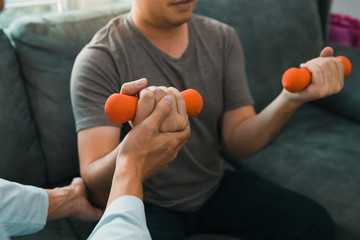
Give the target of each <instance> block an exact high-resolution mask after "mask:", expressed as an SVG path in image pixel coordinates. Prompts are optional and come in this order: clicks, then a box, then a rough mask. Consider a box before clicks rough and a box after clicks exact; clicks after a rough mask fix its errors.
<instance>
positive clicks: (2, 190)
mask: <svg viewBox="0 0 360 240" xmlns="http://www.w3.org/2000/svg"><path fill="white" fill-rule="evenodd" d="M0 199H1V201H0V229H2V230H3V231H5V232H6V233H5V234H6V235H8V236H21V235H26V234H31V233H35V232H38V231H40V230H41V229H43V228H44V226H45V224H46V219H47V214H48V207H49V199H48V196H47V194H46V191H45V190H44V189H41V188H37V187H33V186H25V185H21V184H18V183H14V182H9V181H6V180H4V179H1V178H0Z"/></svg>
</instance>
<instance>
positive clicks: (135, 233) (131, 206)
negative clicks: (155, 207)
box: [88, 195, 151, 240]
mask: <svg viewBox="0 0 360 240" xmlns="http://www.w3.org/2000/svg"><path fill="white" fill-rule="evenodd" d="M90 239H91V240H104V239H106V240H115V239H121V240H127V239H137V240H149V239H151V237H150V233H149V230H148V228H147V226H146V219H145V211H144V203H143V202H142V201H141V200H140V199H139V198H137V197H135V196H128V195H126V196H121V197H119V198H117V199H116V200H114V201H113V202H112V203H111V204H110V205H109V206H108V208H107V209H106V210H105V213H104V215H103V217H102V218H101V220H100V221H99V223H98V224H97V225H96V227H95V229H94V231H93V232H92V234H91V235H90V237H89V238H88V240H90Z"/></svg>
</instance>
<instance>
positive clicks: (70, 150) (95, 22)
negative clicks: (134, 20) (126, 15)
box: [9, 6, 129, 185]
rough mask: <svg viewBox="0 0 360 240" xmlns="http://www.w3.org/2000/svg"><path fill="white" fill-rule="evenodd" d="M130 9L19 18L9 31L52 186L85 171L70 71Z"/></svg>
mask: <svg viewBox="0 0 360 240" xmlns="http://www.w3.org/2000/svg"><path fill="white" fill-rule="evenodd" d="M128 9H129V7H128V6H125V7H119V6H118V7H114V8H106V9H103V10H102V9H96V10H92V11H78V12H69V13H64V14H48V15H42V16H29V17H23V18H20V19H17V20H16V21H15V22H14V23H13V24H11V26H10V28H9V31H10V33H11V36H12V38H13V40H14V42H15V45H16V48H17V51H18V54H19V59H20V61H21V67H22V70H23V72H24V76H25V80H26V83H27V87H28V91H29V97H30V102H31V106H32V109H33V112H34V119H35V121H36V124H37V127H38V129H39V133H40V139H41V144H42V147H43V150H44V154H45V157H46V161H47V163H48V172H49V181H50V184H51V185H53V184H56V183H58V182H62V181H64V180H66V179H69V178H72V177H74V176H76V175H79V166H78V155H77V144H76V133H75V125H74V118H73V114H72V108H71V102H70V75H71V70H72V66H73V62H74V60H75V57H76V56H77V54H78V53H79V52H80V50H81V49H82V48H83V47H84V45H85V44H86V43H88V42H89V41H90V40H91V38H92V36H93V35H94V34H95V32H96V31H97V30H99V29H100V28H101V27H102V26H104V25H105V24H106V23H107V22H108V21H109V20H110V19H111V18H112V17H114V16H116V15H118V14H121V12H122V11H128Z"/></svg>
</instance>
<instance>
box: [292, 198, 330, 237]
mask: <svg viewBox="0 0 360 240" xmlns="http://www.w3.org/2000/svg"><path fill="white" fill-rule="evenodd" d="M298 207H299V208H298V209H297V210H296V211H294V213H293V217H294V218H295V219H294V221H296V222H297V224H299V225H298V226H299V228H298V229H299V232H298V234H299V237H300V236H301V235H302V237H301V238H300V239H317V240H322V239H324V240H332V239H335V225H334V222H333V220H332V218H331V216H330V214H329V213H328V211H327V210H326V209H325V208H324V207H323V206H321V205H320V204H318V203H317V202H315V201H313V200H311V199H308V198H306V197H304V198H302V199H301V200H300V203H299V206H298Z"/></svg>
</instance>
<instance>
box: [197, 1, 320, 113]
mask: <svg viewBox="0 0 360 240" xmlns="http://www.w3.org/2000/svg"><path fill="white" fill-rule="evenodd" d="M229 6H231V7H229ZM264 9H266V11H264ZM195 12H196V13H198V14H203V15H206V16H209V17H212V18H215V19H218V20H220V21H222V22H225V23H227V24H229V25H231V26H232V27H234V28H235V30H236V31H237V33H238V35H239V37H240V41H241V42H242V45H243V48H244V54H245V60H246V73H247V76H248V80H249V86H250V90H251V92H252V93H253V96H254V98H255V102H256V109H257V110H261V109H263V108H264V107H265V106H266V105H267V104H268V103H269V102H270V101H272V100H273V99H274V98H275V97H276V96H277V95H278V94H279V93H280V91H281V89H282V85H281V76H282V74H283V73H284V72H285V70H286V69H287V68H289V67H298V66H299V64H300V63H302V62H305V61H307V60H309V59H311V58H314V57H317V56H318V55H319V53H320V50H321V48H322V45H323V44H322V41H323V38H322V29H321V21H320V16H319V11H318V2H317V1H315V0H302V1H291V3H289V1H288V0H277V1H268V0H251V1H249V0H221V1H219V0H198V3H197V7H196V9H195ZM259 43H261V44H259ZM259 69H261V71H259Z"/></svg>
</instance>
